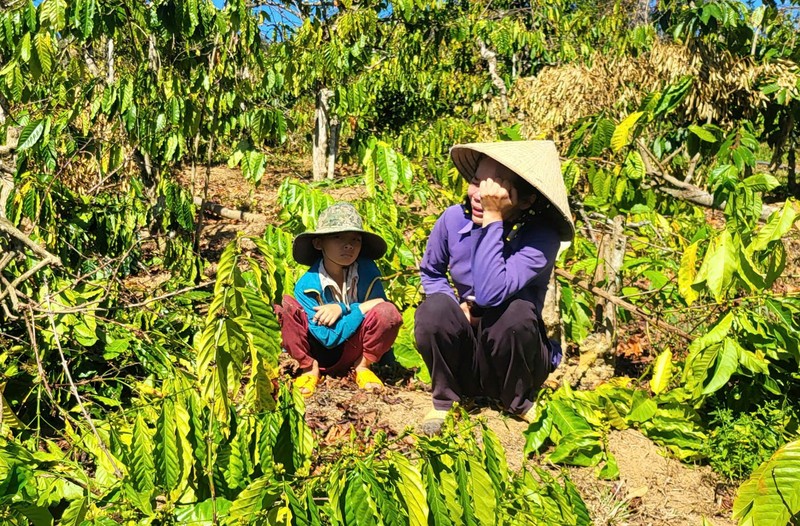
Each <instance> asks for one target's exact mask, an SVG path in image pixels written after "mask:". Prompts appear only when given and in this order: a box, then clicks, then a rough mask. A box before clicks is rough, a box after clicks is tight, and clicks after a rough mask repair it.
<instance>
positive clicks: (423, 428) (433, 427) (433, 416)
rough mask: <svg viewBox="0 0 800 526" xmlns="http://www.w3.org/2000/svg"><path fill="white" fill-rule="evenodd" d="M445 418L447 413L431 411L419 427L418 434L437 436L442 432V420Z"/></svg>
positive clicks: (436, 410) (439, 410) (437, 410)
mask: <svg viewBox="0 0 800 526" xmlns="http://www.w3.org/2000/svg"><path fill="white" fill-rule="evenodd" d="M446 416H447V411H442V410H441V409H431V410H430V411H428V414H427V415H425V418H423V419H422V423H421V424H420V425H419V430H420V433H422V434H423V435H428V436H432V435H438V434H439V433H440V432H441V431H442V425H443V424H444V418H445V417H446Z"/></svg>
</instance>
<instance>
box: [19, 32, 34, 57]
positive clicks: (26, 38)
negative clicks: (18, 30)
mask: <svg viewBox="0 0 800 526" xmlns="http://www.w3.org/2000/svg"><path fill="white" fill-rule="evenodd" d="M17 51H18V52H19V58H20V59H21V60H22V62H24V63H26V64H27V63H28V62H30V60H31V34H30V33H25V34H24V35H22V38H21V39H20V41H19V44H17Z"/></svg>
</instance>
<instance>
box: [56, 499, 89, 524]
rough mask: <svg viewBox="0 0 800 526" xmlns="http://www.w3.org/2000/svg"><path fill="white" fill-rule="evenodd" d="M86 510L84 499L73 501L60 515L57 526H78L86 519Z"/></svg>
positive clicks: (86, 503) (87, 506)
mask: <svg viewBox="0 0 800 526" xmlns="http://www.w3.org/2000/svg"><path fill="white" fill-rule="evenodd" d="M88 510H89V505H88V502H87V500H86V499H85V498H80V499H75V500H73V501H72V502H70V503H69V506H67V509H65V510H64V513H62V514H61V521H60V522H59V526H78V525H79V524H81V523H82V522H83V520H84V518H86V512H87V511H88Z"/></svg>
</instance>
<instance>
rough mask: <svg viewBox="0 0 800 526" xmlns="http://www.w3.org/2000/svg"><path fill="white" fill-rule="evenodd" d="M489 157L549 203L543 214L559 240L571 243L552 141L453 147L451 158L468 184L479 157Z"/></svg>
mask: <svg viewBox="0 0 800 526" xmlns="http://www.w3.org/2000/svg"><path fill="white" fill-rule="evenodd" d="M484 155H485V156H486V157H491V158H492V159H494V160H495V161H497V162H498V163H500V164H502V165H503V166H505V167H506V168H508V169H509V170H511V171H512V172H514V173H515V174H517V175H518V176H520V177H521V178H522V179H524V180H525V181H527V182H528V183H530V185H531V186H533V187H534V188H535V189H536V190H538V192H539V193H540V194H541V195H542V197H544V198H545V199H546V200H547V201H548V203H545V204H544V206H543V207H542V214H543V215H546V216H548V217H549V218H550V219H552V220H553V222H554V224H555V225H556V228H557V230H558V233H559V235H560V237H561V240H562V241H572V238H573V237H575V225H574V224H573V222H572V213H571V212H570V210H569V202H568V201H567V188H566V186H565V185H564V178H563V176H562V175H561V162H560V161H559V158H558V150H556V145H555V143H553V141H507V142H485V143H470V144H456V145H455V146H453V147H452V148H451V149H450V157H451V159H453V164H455V165H456V168H457V169H458V171H459V173H460V174H461V176H462V177H464V178H465V179H466V180H467V181H471V180H472V178H473V177H474V176H475V171H476V170H477V169H478V163H479V162H480V160H481V158H482V156H484Z"/></svg>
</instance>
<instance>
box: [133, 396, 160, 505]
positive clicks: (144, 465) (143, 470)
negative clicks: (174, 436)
mask: <svg viewBox="0 0 800 526" xmlns="http://www.w3.org/2000/svg"><path fill="white" fill-rule="evenodd" d="M153 449H154V447H153V439H152V438H151V437H150V429H149V428H148V426H147V424H146V423H145V421H144V418H143V417H142V412H141V411H139V412H137V413H136V419H135V420H134V423H133V435H132V436H131V454H130V460H129V467H130V473H131V478H132V479H133V486H134V487H135V488H136V490H137V491H140V492H147V491H150V490H152V489H153V488H154V480H155V474H156V469H155V464H154V463H153Z"/></svg>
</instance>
